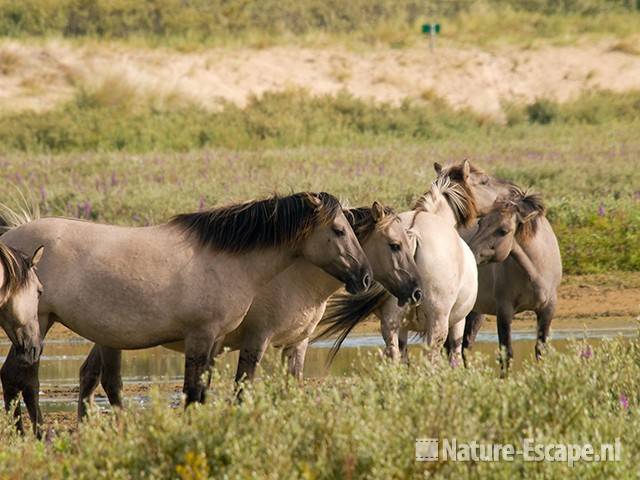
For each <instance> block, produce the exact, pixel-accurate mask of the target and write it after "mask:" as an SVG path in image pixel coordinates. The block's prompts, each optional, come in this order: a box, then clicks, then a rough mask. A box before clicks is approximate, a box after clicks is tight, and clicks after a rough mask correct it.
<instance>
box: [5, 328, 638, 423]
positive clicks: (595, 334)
mask: <svg viewBox="0 0 640 480" xmlns="http://www.w3.org/2000/svg"><path fill="white" fill-rule="evenodd" d="M637 333H638V329H637V327H635V326H630V327H628V328H615V329H612V328H602V329H591V330H562V329H558V330H554V331H553V333H552V338H551V341H550V342H551V344H552V345H553V347H554V348H555V349H557V350H559V351H565V350H567V348H568V346H569V342H570V340H572V339H573V340H581V339H589V343H591V344H592V345H594V346H595V345H597V343H599V342H601V341H603V340H604V339H607V338H614V337H616V336H623V337H631V336H636V335H637ZM512 337H513V340H514V345H513V346H514V358H515V359H514V370H517V369H518V368H520V366H521V365H522V364H523V362H528V361H532V360H533V359H534V355H533V352H534V344H535V332H533V331H531V332H527V331H515V332H513V334H512ZM497 341H498V339H497V335H496V334H494V333H490V332H480V333H479V335H478V339H477V344H476V346H475V348H474V352H481V353H482V354H485V355H489V356H490V357H489V358H497V351H498V350H497ZM418 342H419V339H418V338H412V339H410V355H411V356H412V358H417V357H418V355H420V351H419V350H420V347H419V345H417V343H418ZM331 345H332V342H331V341H323V342H318V343H316V344H314V345H313V346H312V347H311V348H310V349H309V351H308V352H307V361H306V363H305V376H306V377H321V376H325V375H327V374H329V375H342V374H348V373H353V372H354V371H357V369H358V368H363V366H362V363H361V362H357V361H356V360H357V359H358V358H361V357H360V355H361V354H362V353H363V352H381V349H382V347H383V346H384V342H383V341H382V338H381V336H380V335H379V334H367V335H357V336H352V337H349V338H348V339H347V340H346V341H345V342H344V344H343V347H342V349H341V350H340V352H339V353H338V355H337V357H336V359H335V361H334V363H333V364H332V365H331V367H330V368H329V369H328V370H327V368H326V365H325V364H326V358H327V353H328V349H329V348H330V347H331ZM91 346H92V344H91V343H90V342H88V341H86V340H83V339H51V340H47V341H46V346H45V350H44V353H43V356H42V360H41V364H40V379H41V386H42V390H43V393H42V396H41V404H42V407H43V409H44V410H45V411H66V410H73V409H75V402H76V397H75V395H76V394H75V393H74V392H73V391H72V389H73V388H74V387H77V385H78V372H79V369H80V365H82V362H83V361H84V359H85V358H86V355H87V354H88V352H89V350H90V349H91ZM0 349H1V350H0V351H2V352H3V353H4V354H6V352H7V351H8V349H9V343H8V341H4V342H0ZM278 355H279V352H276V351H271V352H270V353H269V358H268V361H266V362H264V363H265V365H266V366H265V368H267V369H269V368H273V365H276V364H277V361H276V359H277V358H278V357H277V356H278ZM0 361H4V356H2V357H0ZM236 361H237V353H233V352H232V353H226V354H224V355H222V357H220V359H219V360H218V362H217V366H218V368H231V369H233V368H234V367H235V362H236ZM269 365H271V367H269ZM358 365H359V367H358ZM496 365H497V362H496ZM183 368H184V357H183V356H182V354H180V353H176V352H173V351H170V350H167V349H164V348H162V347H156V348H151V349H146V350H136V351H126V352H124V354H123V372H122V373H123V380H124V382H125V383H130V384H138V385H144V384H151V383H153V384H160V383H172V384H175V383H180V382H181V380H182V374H183ZM496 368H497V367H496ZM48 390H62V391H63V393H62V394H58V393H57V394H54V395H52V396H47V395H46V394H45V392H47V391H48ZM65 391H66V392H68V393H64V392H65ZM127 400H128V401H129V402H134V403H144V402H145V401H146V400H147V398H146V397H145V396H133V397H128V398H127ZM97 402H98V404H106V400H105V399H104V398H103V397H97Z"/></svg>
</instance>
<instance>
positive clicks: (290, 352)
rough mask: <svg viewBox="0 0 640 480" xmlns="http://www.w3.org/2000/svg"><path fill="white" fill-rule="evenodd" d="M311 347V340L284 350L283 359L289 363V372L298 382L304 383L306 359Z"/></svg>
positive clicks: (306, 339) (307, 339)
mask: <svg viewBox="0 0 640 480" xmlns="http://www.w3.org/2000/svg"><path fill="white" fill-rule="evenodd" d="M308 347H309V338H305V339H304V340H302V341H300V342H298V343H296V344H294V345H290V346H288V347H286V348H284V349H283V350H282V358H283V360H286V361H287V370H288V372H289V374H290V375H292V376H293V378H295V379H296V380H298V382H300V383H302V379H303V375H304V359H305V356H306V354H307V348H308Z"/></svg>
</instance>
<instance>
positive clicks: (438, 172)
mask: <svg viewBox="0 0 640 480" xmlns="http://www.w3.org/2000/svg"><path fill="white" fill-rule="evenodd" d="M433 169H434V170H435V171H436V174H437V175H440V172H442V165H440V164H439V163H438V162H434V164H433Z"/></svg>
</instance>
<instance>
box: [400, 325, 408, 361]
mask: <svg viewBox="0 0 640 480" xmlns="http://www.w3.org/2000/svg"><path fill="white" fill-rule="evenodd" d="M398 348H399V349H400V359H401V361H402V363H404V364H405V365H409V329H408V328H407V327H404V326H402V327H400V331H399V332H398Z"/></svg>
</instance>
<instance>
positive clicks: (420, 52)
mask: <svg viewBox="0 0 640 480" xmlns="http://www.w3.org/2000/svg"><path fill="white" fill-rule="evenodd" d="M612 45H613V43H607V42H601V43H597V44H593V43H591V44H586V45H580V46H569V47H554V46H547V47H542V48H538V49H535V50H534V49H531V50H522V49H516V48H514V47H505V48H503V49H493V50H491V51H483V50H480V49H474V48H468V49H460V48H450V47H440V48H437V50H436V51H435V52H434V53H430V52H429V51H428V49H426V48H412V49H405V50H394V49H382V48H372V49H371V50H369V51H363V52H355V51H350V50H346V49H340V48H326V49H310V48H298V47H274V48H266V49H261V50H253V49H212V50H207V51H202V52H197V53H184V54H183V53H177V52H174V51H168V50H163V49H143V48H133V47H124V46H120V45H111V44H93V45H85V46H78V45H74V44H72V43H68V42H64V41H50V42H46V43H41V44H32V43H20V42H16V41H3V42H2V43H0V109H1V110H4V111H7V110H11V111H20V110H24V109H36V110H44V109H48V108H51V107H53V106H55V105H56V104H57V103H58V102H60V101H64V100H66V99H68V98H70V97H71V96H72V95H73V94H74V92H75V91H76V89H77V88H78V87H79V86H82V85H84V86H89V88H91V87H99V86H100V85H101V84H102V83H104V82H114V79H115V80H117V82H120V84H122V82H126V84H127V85H128V87H130V88H131V89H133V90H134V92H135V94H139V95H148V96H153V97H154V98H160V99H162V98H164V99H170V100H172V101H175V100H176V99H177V100H183V101H187V102H195V103H197V104H199V105H202V106H204V107H205V108H208V109H216V108H219V106H220V103H221V102H220V101H221V99H224V100H228V101H232V102H235V103H237V104H239V105H243V104H244V103H245V102H246V101H247V98H248V97H249V96H250V95H259V94H261V93H263V92H265V91H274V90H282V89H286V88H290V87H303V88H305V89H308V90H309V91H310V92H313V93H315V94H324V93H335V92H338V91H340V90H343V89H344V90H347V91H349V92H351V93H352V94H354V95H356V96H358V97H362V98H372V99H375V100H376V101H384V102H394V103H397V102H400V101H402V100H403V99H405V98H407V97H409V98H419V97H421V96H422V95H430V94H432V93H435V94H436V95H438V96H441V97H443V98H445V99H446V100H447V101H448V102H450V103H451V104H452V105H454V106H455V107H470V108H472V109H474V110H476V111H478V112H481V113H483V114H486V115H490V116H495V117H501V116H502V109H501V105H502V103H503V102H504V101H531V100H533V99H535V98H539V97H548V98H554V99H558V100H561V101H562V100H566V99H569V98H571V97H573V96H575V95H577V94H579V93H580V92H582V91H584V90H587V89H594V88H606V89H611V90H614V91H623V90H629V89H639V88H640V56H639V55H633V54H627V53H623V52H619V51H615V49H613V48H612ZM107 85H108V84H107Z"/></svg>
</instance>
